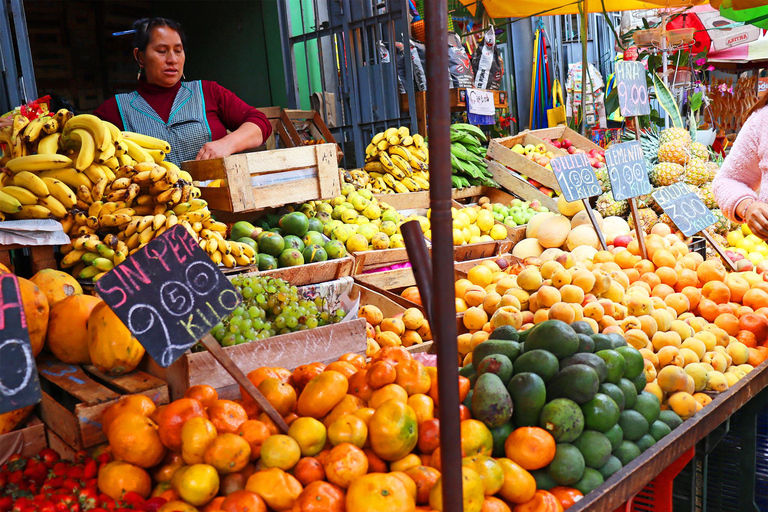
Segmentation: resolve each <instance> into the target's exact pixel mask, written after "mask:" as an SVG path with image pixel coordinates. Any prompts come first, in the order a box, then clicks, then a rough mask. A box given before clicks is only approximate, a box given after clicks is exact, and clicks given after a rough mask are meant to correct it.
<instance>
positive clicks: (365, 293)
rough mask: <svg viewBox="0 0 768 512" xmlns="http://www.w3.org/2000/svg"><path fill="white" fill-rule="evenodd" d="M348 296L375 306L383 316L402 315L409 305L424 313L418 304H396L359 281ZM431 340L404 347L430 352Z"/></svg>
mask: <svg viewBox="0 0 768 512" xmlns="http://www.w3.org/2000/svg"><path fill="white" fill-rule="evenodd" d="M349 297H350V298H351V299H353V300H354V299H357V298H358V297H359V298H360V305H361V306H362V305H370V306H376V307H377V308H379V309H380V310H381V313H382V315H384V318H394V317H396V316H398V315H402V314H403V313H404V312H405V310H406V309H408V308H409V307H414V308H417V309H419V310H420V311H421V312H422V314H423V313H424V309H423V308H422V307H421V306H418V305H416V304H413V305H411V306H403V305H401V304H398V303H397V302H396V301H394V300H393V299H392V298H390V297H389V296H387V295H385V294H383V293H380V291H377V290H374V289H372V288H369V287H367V286H365V285H361V284H359V283H356V284H355V285H353V286H352V290H351V291H350V293H349ZM433 343H434V342H433V341H432V340H429V341H425V342H423V343H419V344H417V345H411V346H410V347H405V349H406V350H407V351H408V352H411V353H415V352H431V351H432V348H433Z"/></svg>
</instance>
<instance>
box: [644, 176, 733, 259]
mask: <svg viewBox="0 0 768 512" xmlns="http://www.w3.org/2000/svg"><path fill="white" fill-rule="evenodd" d="M652 196H653V199H655V200H656V202H657V203H658V205H659V206H660V207H661V209H662V210H664V213H666V214H667V215H669V217H670V218H671V219H672V222H674V223H675V225H676V226H677V228H678V229H679V230H680V231H681V232H682V233H683V235H685V236H686V237H689V236H693V235H695V234H696V233H699V232H701V235H702V236H703V237H704V238H706V240H707V242H709V244H710V245H711V246H712V247H713V248H714V249H715V251H717V253H718V254H719V255H720V257H721V258H723V260H724V261H725V262H726V264H728V266H729V267H731V269H733V270H736V267H735V265H734V264H733V262H732V261H731V260H730V259H729V258H728V256H726V255H725V251H724V250H723V248H722V247H720V245H719V244H718V243H717V242H715V241H714V240H713V239H712V237H711V236H710V235H709V233H707V232H706V231H705V230H706V228H708V227H709V226H711V225H712V224H714V223H715V222H717V217H715V214H714V213H712V212H711V211H709V209H708V208H707V207H706V205H705V204H704V202H703V201H702V200H701V199H699V196H697V195H696V193H694V192H693V191H692V190H691V188H690V187H689V186H688V185H687V184H686V183H682V182H679V183H675V184H673V185H670V186H668V187H662V188H659V189H657V190H656V191H655V192H654V193H653V194H652Z"/></svg>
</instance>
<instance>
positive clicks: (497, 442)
mask: <svg viewBox="0 0 768 512" xmlns="http://www.w3.org/2000/svg"><path fill="white" fill-rule="evenodd" d="M490 430H491V437H492V438H493V453H491V455H492V456H493V457H497V458H498V457H506V456H507V455H506V451H505V449H504V443H505V442H506V441H507V438H508V437H509V435H510V434H511V433H512V431H513V430H515V425H514V423H513V422H512V421H508V422H506V423H505V424H503V425H502V426H500V427H496V428H492V429H490Z"/></svg>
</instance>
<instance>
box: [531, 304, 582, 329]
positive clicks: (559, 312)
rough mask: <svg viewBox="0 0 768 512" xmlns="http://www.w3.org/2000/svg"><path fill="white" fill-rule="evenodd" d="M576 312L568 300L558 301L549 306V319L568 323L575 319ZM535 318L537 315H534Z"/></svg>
mask: <svg viewBox="0 0 768 512" xmlns="http://www.w3.org/2000/svg"><path fill="white" fill-rule="evenodd" d="M575 317H576V312H575V311H574V310H573V308H572V307H571V305H570V304H568V303H566V302H556V303H555V304H553V305H552V307H551V308H549V316H548V318H549V320H561V321H563V322H565V323H567V324H570V323H572V322H573V321H574V320H575ZM534 318H535V317H534Z"/></svg>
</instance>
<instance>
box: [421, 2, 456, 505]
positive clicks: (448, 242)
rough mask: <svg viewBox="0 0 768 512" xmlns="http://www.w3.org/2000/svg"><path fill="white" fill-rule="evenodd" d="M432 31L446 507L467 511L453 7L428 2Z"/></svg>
mask: <svg viewBox="0 0 768 512" xmlns="http://www.w3.org/2000/svg"><path fill="white" fill-rule="evenodd" d="M425 4H426V5H425V13H424V22H425V24H426V35H427V41H426V43H427V115H428V118H427V122H428V130H427V132H428V134H429V172H430V187H429V200H430V206H431V207H432V219H431V220H432V292H433V299H434V300H433V304H432V312H433V315H434V318H435V325H433V326H432V332H433V333H434V339H435V340H436V341H437V368H438V371H437V378H438V381H437V386H438V393H439V395H440V455H441V461H442V462H441V466H442V479H443V511H445V512H461V511H462V510H463V505H462V485H461V433H460V419H459V385H458V381H459V353H458V347H457V345H456V304H455V301H454V296H455V291H454V279H453V226H452V224H453V219H452V218H451V160H450V158H451V134H450V125H451V110H450V105H449V100H448V7H447V5H446V2H445V1H441V0H431V1H429V2H425Z"/></svg>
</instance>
